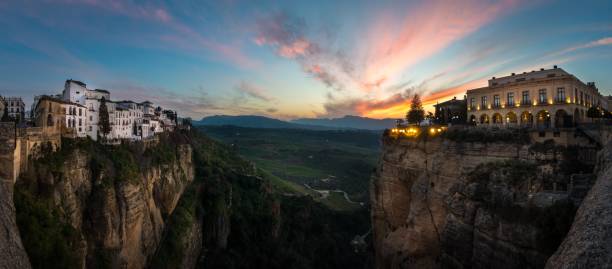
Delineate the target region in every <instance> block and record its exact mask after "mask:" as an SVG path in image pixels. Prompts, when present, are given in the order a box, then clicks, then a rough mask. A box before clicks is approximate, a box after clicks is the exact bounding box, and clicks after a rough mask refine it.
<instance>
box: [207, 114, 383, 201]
mask: <svg viewBox="0 0 612 269" xmlns="http://www.w3.org/2000/svg"><path fill="white" fill-rule="evenodd" d="M200 128H201V130H202V131H203V132H204V133H206V134H207V135H209V136H211V137H213V138H215V139H218V140H220V141H222V142H224V143H226V144H228V145H231V147H232V149H233V150H234V151H235V152H237V153H238V154H240V155H242V156H243V157H244V158H246V159H249V160H251V161H253V162H254V163H255V164H256V165H257V166H258V167H260V168H262V169H264V170H266V171H268V172H270V173H271V174H272V175H273V176H276V177H278V178H279V179H282V180H286V181H290V182H293V183H296V184H298V186H306V185H308V186H310V187H312V188H314V189H317V190H323V189H324V190H336V189H339V190H343V191H346V192H347V193H348V196H349V197H350V199H351V200H353V201H358V202H367V201H368V198H367V197H368V195H367V193H368V182H369V180H370V175H371V174H372V171H373V170H374V169H375V167H376V162H377V160H378V155H379V152H380V151H379V148H380V142H379V141H380V134H379V133H377V132H371V131H358V130H345V131H313V130H297V129H253V128H240V127H234V126H223V127H213V126H206V127H200ZM340 196H341V194H340V193H334V192H331V193H330V196H329V198H330V199H332V200H335V201H338V202H339V201H342V200H345V199H344V198H342V197H340Z"/></svg>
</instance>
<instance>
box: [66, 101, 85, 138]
mask: <svg viewBox="0 0 612 269" xmlns="http://www.w3.org/2000/svg"><path fill="white" fill-rule="evenodd" d="M62 112H64V113H65V115H66V117H65V118H66V127H68V128H72V129H73V130H74V134H75V135H76V136H77V137H87V135H88V132H87V126H88V124H87V108H86V107H85V106H84V105H80V104H77V103H72V102H69V101H65V103H64V104H62Z"/></svg>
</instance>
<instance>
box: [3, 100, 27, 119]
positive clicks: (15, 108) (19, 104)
mask: <svg viewBox="0 0 612 269" xmlns="http://www.w3.org/2000/svg"><path fill="white" fill-rule="evenodd" d="M5 102H6V106H7V107H8V114H9V116H10V117H11V118H13V119H16V120H21V119H23V118H24V117H25V103H24V102H23V100H22V99H21V97H7V98H6V99H5Z"/></svg>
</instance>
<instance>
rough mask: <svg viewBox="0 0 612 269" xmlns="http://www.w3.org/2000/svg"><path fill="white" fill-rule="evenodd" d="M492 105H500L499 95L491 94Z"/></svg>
mask: <svg viewBox="0 0 612 269" xmlns="http://www.w3.org/2000/svg"><path fill="white" fill-rule="evenodd" d="M493 107H500V102H499V95H497V94H496V95H493Z"/></svg>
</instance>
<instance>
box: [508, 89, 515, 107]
mask: <svg viewBox="0 0 612 269" xmlns="http://www.w3.org/2000/svg"><path fill="white" fill-rule="evenodd" d="M506 101H507V102H508V105H509V106H513V105H514V93H513V92H509V93H508V99H507V100H506Z"/></svg>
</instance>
